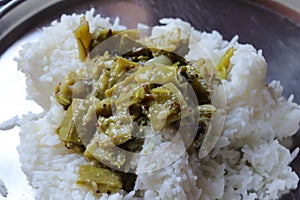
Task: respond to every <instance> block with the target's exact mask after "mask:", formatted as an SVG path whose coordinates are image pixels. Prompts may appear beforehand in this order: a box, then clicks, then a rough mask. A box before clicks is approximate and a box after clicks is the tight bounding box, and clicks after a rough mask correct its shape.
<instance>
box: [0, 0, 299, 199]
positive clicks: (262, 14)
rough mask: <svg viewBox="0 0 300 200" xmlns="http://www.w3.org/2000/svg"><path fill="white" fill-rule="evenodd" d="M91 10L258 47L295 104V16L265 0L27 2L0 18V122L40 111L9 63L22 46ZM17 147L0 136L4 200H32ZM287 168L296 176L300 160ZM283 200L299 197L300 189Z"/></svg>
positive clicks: (7, 135)
mask: <svg viewBox="0 0 300 200" xmlns="http://www.w3.org/2000/svg"><path fill="white" fill-rule="evenodd" d="M91 7H94V8H96V12H97V13H101V15H103V16H109V17H111V18H114V17H116V16H119V17H120V18H121V23H122V24H125V25H127V26H128V27H129V28H134V27H135V26H136V24H137V23H138V22H142V23H145V24H149V25H155V24H157V23H158V19H160V18H162V17H179V18H182V19H184V20H186V21H189V22H190V23H191V24H192V25H193V26H194V27H196V28H197V29H199V30H202V31H212V30H218V31H219V32H220V33H221V34H222V35H223V36H224V39H231V38H232V37H233V36H234V35H236V34H237V35H239V36H240V37H239V38H240V39H239V41H240V42H241V43H250V44H253V45H254V46H255V47H256V48H257V49H263V52H264V56H265V58H266V60H267V62H268V63H269V70H268V74H267V81H269V80H273V79H276V80H280V81H281V83H282V85H283V86H284V89H285V91H284V95H285V96H286V97H288V96H289V95H290V94H294V95H295V101H296V102H297V103H300V90H299V89H298V85H300V78H299V76H300V64H299V63H300V56H299V55H300V54H299V52H300V45H299V44H300V14H299V13H298V12H297V11H293V10H291V9H289V8H287V7H283V6H282V5H281V4H278V3H274V2H273V1H268V0H255V1H250V0H249V1H247V0H226V1H221V0H210V1H208V0H197V1H196V0H184V1H181V0H164V1H159V0H121V1H117V0H86V1H81V0H64V1H61V0H52V1H48V0H30V1H18V3H16V4H15V6H14V7H10V8H9V10H6V11H5V12H3V13H2V14H1V15H0V17H1V18H0V55H1V57H0V89H1V91H2V98H1V102H0V110H1V114H0V122H1V121H4V120H6V119H9V118H11V117H13V116H14V115H17V114H19V115H21V114H24V113H27V112H28V111H33V112H39V111H40V108H39V107H38V106H36V105H35V104H34V103H33V102H30V101H27V100H26V98H25V96H26V94H25V80H24V77H23V75H22V74H21V73H20V72H18V71H17V66H16V63H15V62H14V61H13V57H15V56H17V55H18V50H19V49H20V48H21V44H22V43H24V42H26V41H32V40H34V39H35V38H36V35H38V34H39V30H40V28H41V27H43V26H46V25H49V23H50V22H51V21H53V20H55V19H57V18H58V17H59V16H60V15H61V14H62V13H66V14H71V13H74V12H84V11H85V10H87V9H89V8H91ZM298 10H299V8H298ZM18 143H19V138H18V129H17V128H15V129H13V130H11V131H8V132H0V178H2V179H3V180H4V181H5V183H6V185H7V187H8V190H9V195H8V198H7V199H32V193H31V189H30V187H29V186H28V184H27V182H26V177H25V176H24V174H22V172H21V170H20V165H19V161H18V155H17V152H16V146H17V145H18ZM291 143H292V147H291V149H294V148H296V147H300V133H297V135H296V136H294V137H293V140H292V142H291ZM291 166H292V167H293V168H294V170H295V171H296V172H297V173H298V175H300V156H298V157H297V159H296V160H295V161H294V162H293V163H291ZM0 198H1V197H0ZM282 199H286V200H290V199H300V189H299V188H298V189H297V190H295V191H293V192H291V193H290V194H288V195H285V196H284V197H283V198H282Z"/></svg>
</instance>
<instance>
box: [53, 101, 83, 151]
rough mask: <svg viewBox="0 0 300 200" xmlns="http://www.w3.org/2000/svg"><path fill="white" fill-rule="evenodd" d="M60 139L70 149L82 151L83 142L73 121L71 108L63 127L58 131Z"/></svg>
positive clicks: (63, 121)
mask: <svg viewBox="0 0 300 200" xmlns="http://www.w3.org/2000/svg"><path fill="white" fill-rule="evenodd" d="M56 133H57V134H58V136H59V139H60V140H61V141H62V142H64V143H65V146H66V147H67V148H68V149H75V150H81V149H82V142H81V140H80V138H79V136H78V133H77V130H76V126H75V123H74V121H73V108H72V105H71V106H69V108H68V110H67V112H66V115H65V117H64V118H63V120H62V122H61V125H60V126H59V127H58V129H57V130H56Z"/></svg>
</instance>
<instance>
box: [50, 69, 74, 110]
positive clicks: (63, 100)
mask: <svg viewBox="0 0 300 200" xmlns="http://www.w3.org/2000/svg"><path fill="white" fill-rule="evenodd" d="M76 81H77V74H76V73H75V72H73V71H71V72H69V73H68V75H67V76H66V77H65V78H64V79H63V81H62V82H61V83H60V84H58V85H57V86H56V87H55V89H54V93H55V98H56V100H57V101H58V103H60V104H61V105H63V107H64V109H65V110H67V109H68V107H69V105H70V104H71V102H72V95H73V88H72V86H73V85H74V84H75V83H76Z"/></svg>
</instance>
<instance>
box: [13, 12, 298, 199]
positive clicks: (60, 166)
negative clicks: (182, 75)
mask: <svg viewBox="0 0 300 200" xmlns="http://www.w3.org/2000/svg"><path fill="white" fill-rule="evenodd" d="M94 12H95V10H94V9H91V10H90V11H87V12H86V13H85V15H86V19H87V21H88V22H89V23H90V27H91V31H93V30H94V29H95V27H97V26H101V27H103V28H112V29H114V30H123V29H125V27H124V26H121V25H119V19H118V18H117V19H116V20H115V22H114V23H113V24H111V23H110V22H109V18H102V17H101V16H100V15H94ZM81 16H83V14H80V15H78V14H73V15H70V16H69V15H63V16H62V17H61V19H60V20H59V21H55V22H53V23H52V24H51V26H49V27H47V28H44V29H43V30H42V33H41V36H40V39H39V41H36V42H31V43H27V44H25V45H24V46H23V49H22V50H21V51H20V56H19V57H18V58H16V61H17V62H18V67H19V70H20V71H22V72H24V73H25V75H26V77H27V79H26V84H27V93H28V98H29V99H33V100H35V101H36V102H37V103H38V104H40V105H41V106H42V107H43V108H44V110H45V114H44V116H43V117H41V118H39V119H38V120H35V121H33V120H31V117H30V116H24V117H23V120H22V121H21V122H20V124H21V132H20V138H21V144H20V146H19V147H18V151H19V152H20V160H21V163H22V169H23V171H24V172H25V174H26V175H27V177H28V180H29V182H30V184H31V185H32V187H33V188H34V191H35V197H36V198H37V199H64V198H67V199H78V200H79V199H97V198H96V197H95V196H94V195H93V193H92V192H91V191H89V190H88V189H87V188H85V187H81V186H78V185H77V184H76V180H77V172H78V169H79V166H80V165H82V164H84V163H86V161H85V159H84V157H83V156H81V155H79V154H75V153H70V152H68V151H66V148H65V146H64V144H62V143H61V142H60V140H59V138H58V136H57V134H56V133H55V130H56V128H57V127H58V126H59V124H60V123H61V120H62V118H63V116H64V112H65V111H64V110H63V109H62V107H61V106H60V105H58V103H57V102H56V101H55V99H54V97H53V88H54V87H55V85H56V84H57V83H58V82H60V81H61V80H62V79H63V77H64V76H65V75H66V74H67V73H68V71H70V70H75V69H79V68H82V67H84V66H85V63H83V62H80V61H79V59H78V49H77V43H76V40H75V38H74V37H73V32H72V31H73V30H74V29H76V28H77V27H78V25H79V23H80V18H81ZM160 23H161V24H162V25H160V26H159V27H165V28H168V29H171V28H173V27H179V28H181V31H182V32H183V33H184V34H186V35H191V42H190V44H189V47H190V51H189V53H188V55H187V56H186V58H187V59H188V60H197V59H199V58H204V59H210V60H211V62H213V63H218V62H219V60H220V58H221V56H222V55H223V54H224V53H225V51H226V50H227V49H229V48H230V47H234V48H235V53H234V55H233V57H232V58H231V60H230V62H231V64H232V65H233V67H232V70H231V72H230V74H229V76H228V79H227V80H224V81H223V85H224V88H225V93H226V113H227V115H226V120H225V125H224V127H223V131H222V134H221V136H220V138H219V140H218V142H217V144H216V146H215V147H214V149H213V150H212V151H211V152H210V153H209V154H208V155H207V156H206V157H204V158H202V159H199V158H198V157H197V155H194V154H193V155H192V156H189V155H188V154H184V155H183V156H182V157H181V158H180V159H178V160H177V161H175V162H174V163H172V164H171V165H169V166H167V167H165V168H163V169H160V170H156V171H151V166H153V165H155V164H157V165H159V162H160V160H159V159H158V160H157V163H147V160H142V159H141V164H140V167H142V166H148V167H149V166H150V168H149V172H147V173H137V175H138V177H137V181H136V184H135V187H134V191H136V192H137V193H138V194H139V195H140V196H143V198H144V199H178V200H181V199H191V200H194V199H203V200H204V199H225V200H226V199H228V200H231V199H237V200H238V199H249V200H251V199H253V200H254V199H278V198H279V197H280V196H281V195H282V194H284V193H287V192H289V190H290V189H295V188H297V184H298V181H299V178H298V176H297V174H296V173H295V172H294V171H293V170H292V168H291V167H290V166H289V164H290V163H291V161H292V160H293V159H294V158H295V156H296V155H297V154H298V152H299V149H296V150H295V151H294V152H293V153H291V152H290V151H289V150H288V149H287V148H286V147H284V146H283V145H281V144H280V141H281V140H282V139H283V138H286V137H289V136H292V135H293V134H295V132H296V131H297V130H298V127H299V121H300V107H299V106H298V105H297V104H295V103H293V96H291V97H290V98H289V99H288V100H286V99H284V98H283V97H282V87H281V85H280V82H278V81H272V82H271V83H269V84H266V83H265V76H266V71H267V63H266V61H265V59H264V57H263V55H262V51H261V50H259V51H257V50H255V49H254V47H253V46H251V45H249V44H246V45H245V44H239V43H238V41H237V40H238V37H234V38H233V39H232V40H231V41H225V40H223V38H222V36H221V35H220V34H219V33H218V32H216V31H213V32H212V33H206V32H199V31H197V30H195V29H194V28H193V27H191V25H190V24H189V23H187V22H184V21H182V20H180V19H161V20H160ZM155 31H156V32H155ZM153 34H160V33H159V29H154V33H153ZM194 41H196V42H194ZM222 100H223V99H221V101H222ZM157 145H158V146H159V145H164V144H163V143H160V141H157ZM144 148H146V147H144ZM148 148H149V147H148ZM168 156H170V155H168ZM163 157H164V156H162V159H164V158H163ZM153 167H155V166H153ZM134 191H133V192H131V193H129V194H126V193H125V192H123V191H120V192H119V193H116V194H112V195H107V194H104V195H102V197H101V198H100V199H122V198H125V199H126V198H127V199H132V198H134V195H135V192H134Z"/></svg>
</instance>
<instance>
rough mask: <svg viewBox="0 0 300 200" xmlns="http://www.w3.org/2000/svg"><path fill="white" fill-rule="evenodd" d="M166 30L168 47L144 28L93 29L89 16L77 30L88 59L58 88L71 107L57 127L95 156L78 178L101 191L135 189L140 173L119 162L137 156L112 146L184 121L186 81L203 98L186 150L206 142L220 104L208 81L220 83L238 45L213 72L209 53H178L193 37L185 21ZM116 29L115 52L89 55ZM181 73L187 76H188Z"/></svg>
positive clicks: (128, 146)
mask: <svg viewBox="0 0 300 200" xmlns="http://www.w3.org/2000/svg"><path fill="white" fill-rule="evenodd" d="M168 34H173V35H172V36H173V39H172V40H171V44H169V45H165V46H166V47H168V49H167V48H164V45H163V40H164V39H165V38H159V37H158V38H146V39H139V38H138V35H139V33H138V31H123V32H121V31H112V30H108V29H101V28H99V29H97V30H96V31H95V32H94V33H90V30H89V24H88V22H87V21H86V20H85V19H84V18H83V19H82V22H81V25H80V26H79V27H78V28H77V29H76V30H75V31H74V35H75V37H76V39H77V43H78V48H79V58H80V59H81V60H82V62H86V64H87V67H86V68H84V69H79V70H78V71H77V72H74V71H71V72H69V74H68V75H67V76H66V77H65V78H64V79H63V80H62V81H61V83H59V84H58V85H57V86H56V88H55V91H54V92H55V97H56V100H57V102H58V103H59V104H61V105H62V106H63V108H64V109H65V111H66V112H65V116H64V118H63V120H62V122H61V124H60V126H59V127H58V128H57V130H56V132H57V134H58V136H59V139H60V140H61V141H62V142H63V143H64V144H65V146H66V147H67V148H68V149H70V151H75V152H77V153H79V154H82V155H83V156H84V157H85V158H86V159H87V161H88V162H89V164H88V165H82V166H80V169H79V172H78V181H77V183H78V184H80V185H83V186H87V187H90V188H91V189H92V190H93V191H94V192H95V193H108V194H110V193H115V192H118V191H119V190H120V189H123V190H126V191H131V190H132V189H133V186H134V182H135V178H136V175H135V174H134V173H126V172H121V171H119V170H118V169H122V166H124V165H125V163H126V162H130V159H131V158H130V157H128V156H126V154H122V153H116V152H115V151H113V149H114V148H115V147H118V148H121V149H124V150H126V151H130V152H137V153H138V152H140V151H141V150H142V148H143V144H144V137H139V136H141V135H143V131H142V130H143V127H151V129H152V130H153V132H154V133H157V134H160V131H161V130H162V129H164V128H165V127H175V128H176V127H177V126H179V122H180V121H181V120H182V119H183V118H185V117H186V116H187V115H188V114H189V112H191V108H189V105H188V104H187V100H186V97H184V96H183V95H182V94H181V93H182V90H185V84H187V83H188V84H189V85H190V86H191V87H192V89H193V91H194V92H195V94H196V99H197V101H198V102H196V103H197V106H196V107H194V108H193V110H192V112H194V113H197V115H198V122H197V124H198V128H197V130H198V131H197V134H196V135H195V137H194V139H193V142H192V144H191V145H190V146H189V147H188V149H187V150H188V152H189V151H197V150H199V149H200V147H201V145H202V142H203V138H204V137H205V134H206V130H207V126H208V124H209V121H210V119H211V117H212V116H213V115H214V113H215V112H216V111H217V109H216V108H215V107H214V106H213V105H211V96H210V94H211V92H212V91H211V88H212V87H210V85H211V84H218V83H216V82H214V83H212V82H213V81H216V80H218V78H219V77H220V78H226V74H227V71H228V70H229V59H230V57H231V56H232V54H233V49H230V50H229V51H228V52H227V53H226V54H225V55H224V56H223V58H222V60H221V61H220V63H219V65H217V66H216V73H214V75H213V76H214V77H207V76H208V73H207V70H206V69H205V67H203V66H204V61H203V60H202V61H197V62H187V61H186V60H185V59H184V58H183V56H179V55H178V54H180V55H186V54H187V51H188V42H189V41H188V39H181V37H180V29H174V30H171V31H170V33H167V35H166V36H164V37H166V38H168ZM115 35H121V36H120V40H119V42H118V43H114V44H112V45H113V48H114V52H109V51H107V50H106V49H101V51H102V52H103V54H101V55H100V54H99V55H98V56H97V57H94V58H91V57H89V54H90V52H91V51H93V49H95V47H97V45H98V44H101V42H103V41H105V40H106V39H108V38H110V37H113V36H115ZM174 35H175V36H176V35H177V37H174ZM128 44H130V45H133V44H134V45H135V46H137V48H133V49H132V50H131V51H129V52H126V53H123V54H120V53H119V52H121V51H119V50H120V49H122V48H123V47H124V46H126V45H128ZM183 79H185V80H187V82H186V83H185V84H184V83H183V82H182V80H183ZM208 80H210V81H208ZM212 80H213V81H212ZM179 85H180V86H181V87H178V86H179ZM124 180H126V181H124Z"/></svg>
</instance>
